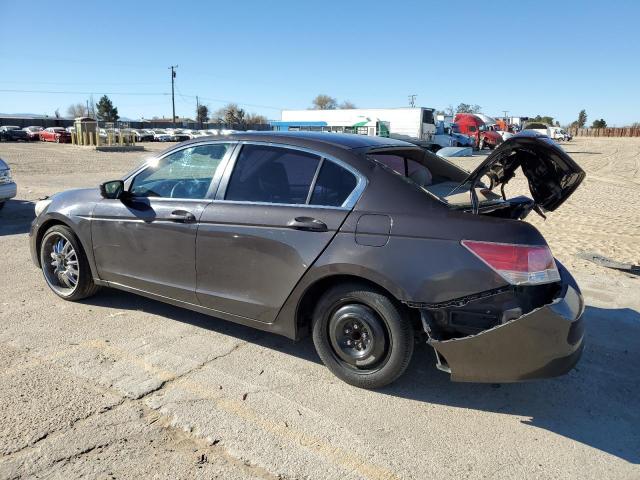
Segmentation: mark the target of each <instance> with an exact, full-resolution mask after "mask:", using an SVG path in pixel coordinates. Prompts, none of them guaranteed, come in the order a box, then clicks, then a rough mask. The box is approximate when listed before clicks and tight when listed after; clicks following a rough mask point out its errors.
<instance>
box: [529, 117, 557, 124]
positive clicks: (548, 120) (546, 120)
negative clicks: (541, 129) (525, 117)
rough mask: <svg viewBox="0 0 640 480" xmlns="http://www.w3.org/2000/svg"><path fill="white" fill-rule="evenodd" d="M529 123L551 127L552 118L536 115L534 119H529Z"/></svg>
mask: <svg viewBox="0 0 640 480" xmlns="http://www.w3.org/2000/svg"><path fill="white" fill-rule="evenodd" d="M529 122H535V123H544V124H545V125H553V117H550V116H549V115H545V116H540V115H536V116H535V117H533V118H530V119H529Z"/></svg>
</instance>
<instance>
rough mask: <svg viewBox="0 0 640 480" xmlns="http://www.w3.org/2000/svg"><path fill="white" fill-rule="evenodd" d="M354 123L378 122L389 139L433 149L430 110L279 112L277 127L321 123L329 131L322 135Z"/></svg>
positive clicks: (414, 108) (433, 123)
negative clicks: (333, 127)
mask: <svg viewBox="0 0 640 480" xmlns="http://www.w3.org/2000/svg"><path fill="white" fill-rule="evenodd" d="M354 119H360V121H367V122H381V123H382V124H383V125H384V126H385V127H387V125H388V132H389V137H391V138H397V139H400V140H407V141H410V142H412V143H415V144H418V145H421V146H425V147H427V148H429V147H431V146H432V145H433V137H434V135H435V133H436V125H435V118H434V109H433V108H425V107H406V108H348V109H347V108H344V109H342V108H339V109H334V110H283V111H282V122H281V123H285V122H289V123H301V122H324V123H326V126H327V127H329V130H325V131H332V130H330V128H331V127H332V126H343V125H345V122H351V121H353V120H354ZM363 132H364V130H363ZM354 133H358V132H354ZM367 134H368V133H367Z"/></svg>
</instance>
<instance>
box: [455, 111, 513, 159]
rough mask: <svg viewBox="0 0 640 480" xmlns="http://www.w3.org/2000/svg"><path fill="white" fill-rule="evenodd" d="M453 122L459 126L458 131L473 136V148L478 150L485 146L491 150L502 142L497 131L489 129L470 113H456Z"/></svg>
mask: <svg viewBox="0 0 640 480" xmlns="http://www.w3.org/2000/svg"><path fill="white" fill-rule="evenodd" d="M454 123H456V124H457V125H458V127H459V128H460V133H462V134H464V135H469V136H471V137H473V138H474V140H475V148H477V149H478V150H482V149H484V148H485V147H487V148H489V149H492V150H493V149H494V148H496V147H497V146H498V145H500V144H501V143H502V142H503V140H502V137H501V136H500V135H498V133H497V132H494V131H492V130H489V129H488V128H487V126H486V125H485V123H484V122H483V121H482V120H481V119H480V118H479V117H478V116H476V115H474V114H472V113H457V114H456V116H455V117H454Z"/></svg>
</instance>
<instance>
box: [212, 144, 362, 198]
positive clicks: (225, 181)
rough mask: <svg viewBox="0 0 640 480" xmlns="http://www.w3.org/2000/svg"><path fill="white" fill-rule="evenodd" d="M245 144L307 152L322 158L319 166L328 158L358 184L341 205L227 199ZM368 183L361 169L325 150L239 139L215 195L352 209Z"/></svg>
mask: <svg viewBox="0 0 640 480" xmlns="http://www.w3.org/2000/svg"><path fill="white" fill-rule="evenodd" d="M244 145H263V146H268V147H278V148H286V149H289V150H297V151H300V152H305V153H309V154H311V155H315V156H317V157H319V158H320V162H319V166H322V164H323V163H324V161H325V160H327V161H329V162H333V163H335V164H336V165H338V166H339V167H342V168H344V169H345V170H347V171H348V172H350V173H351V174H352V175H353V176H354V177H356V186H355V187H354V189H353V190H352V191H351V193H350V194H349V195H348V196H347V198H346V199H345V201H344V202H342V205H340V206H331V205H318V204H307V203H271V202H252V201H245V200H226V199H225V198H224V196H225V195H226V192H227V187H228V185H229V180H230V179H231V174H232V173H233V169H234V168H235V165H236V160H237V159H238V155H239V154H240V152H241V151H242V147H243V146H244ZM319 174H320V169H319V168H318V169H317V170H316V174H315V175H314V178H313V181H312V184H311V185H310V187H309V188H310V190H309V191H310V192H313V189H314V188H315V182H316V180H317V177H318V175H319ZM368 183H369V181H368V180H367V177H365V176H364V175H363V174H362V173H360V171H358V170H357V169H356V168H354V167H352V166H351V165H349V164H348V163H346V162H344V161H342V160H340V159H338V158H336V157H334V156H332V155H328V154H326V153H324V152H320V151H318V150H313V149H311V148H306V147H300V146H297V145H289V144H287V143H276V142H261V141H257V140H240V141H238V144H237V146H236V148H235V149H234V152H233V155H232V157H231V158H230V159H229V161H228V163H227V165H226V166H225V171H224V174H223V176H222V180H221V181H220V183H219V185H218V191H217V192H216V195H215V201H216V202H224V203H238V204H243V205H276V206H281V207H283V206H286V207H305V208H329V209H338V210H351V209H353V207H355V205H356V203H357V202H358V200H360V197H361V196H362V192H364V189H365V188H366V187H367V184H368ZM310 199H311V197H310V196H308V197H307V201H309V200H310Z"/></svg>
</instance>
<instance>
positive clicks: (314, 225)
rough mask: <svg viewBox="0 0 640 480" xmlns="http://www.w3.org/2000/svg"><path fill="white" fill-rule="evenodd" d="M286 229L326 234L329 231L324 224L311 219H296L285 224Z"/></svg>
mask: <svg viewBox="0 0 640 480" xmlns="http://www.w3.org/2000/svg"><path fill="white" fill-rule="evenodd" d="M287 227H289V228H293V229H294V230H306V231H308V232H326V231H327V230H329V229H328V228H327V224H326V223H324V222H322V221H320V220H318V219H316V218H311V217H296V218H294V219H293V220H290V221H289V223H287Z"/></svg>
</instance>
